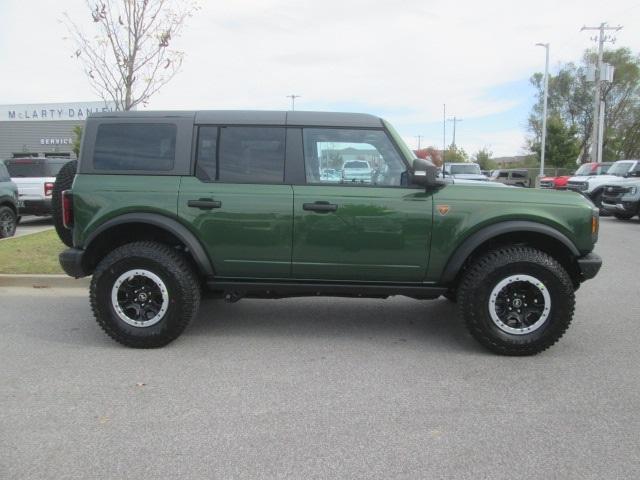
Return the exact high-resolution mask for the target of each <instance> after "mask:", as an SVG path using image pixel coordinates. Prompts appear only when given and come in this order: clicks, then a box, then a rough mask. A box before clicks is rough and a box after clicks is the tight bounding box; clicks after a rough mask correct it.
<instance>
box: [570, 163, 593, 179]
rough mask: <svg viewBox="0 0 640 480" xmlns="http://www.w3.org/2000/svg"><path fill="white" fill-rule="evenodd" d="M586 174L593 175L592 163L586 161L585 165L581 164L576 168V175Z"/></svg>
mask: <svg viewBox="0 0 640 480" xmlns="http://www.w3.org/2000/svg"><path fill="white" fill-rule="evenodd" d="M585 175H591V164H590V163H585V164H584V165H580V168H579V169H577V170H576V173H574V176H576V177H584V176H585Z"/></svg>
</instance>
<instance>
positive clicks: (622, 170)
mask: <svg viewBox="0 0 640 480" xmlns="http://www.w3.org/2000/svg"><path fill="white" fill-rule="evenodd" d="M631 167H633V162H623V161H620V162H616V163H614V164H613V165H611V168H610V169H609V171H608V172H607V174H608V175H617V176H618V177H624V176H625V175H626V174H627V173H629V170H631Z"/></svg>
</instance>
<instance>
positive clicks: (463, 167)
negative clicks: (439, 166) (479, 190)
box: [444, 162, 489, 182]
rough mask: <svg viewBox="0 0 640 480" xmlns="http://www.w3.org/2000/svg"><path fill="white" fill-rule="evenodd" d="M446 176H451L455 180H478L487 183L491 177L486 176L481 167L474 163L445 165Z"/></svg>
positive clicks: (448, 163)
mask: <svg viewBox="0 0 640 480" xmlns="http://www.w3.org/2000/svg"><path fill="white" fill-rule="evenodd" d="M444 173H445V176H448V175H451V176H452V177H453V178H457V179H464V180H476V181H478V180H479V181H483V182H486V181H488V180H489V177H487V176H486V175H484V174H483V173H482V171H481V170H480V165H478V164H477V163H472V162H463V163H450V162H446V163H445V164H444Z"/></svg>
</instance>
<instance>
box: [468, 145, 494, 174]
mask: <svg viewBox="0 0 640 480" xmlns="http://www.w3.org/2000/svg"><path fill="white" fill-rule="evenodd" d="M492 156H493V152H492V151H491V150H489V149H488V148H487V147H483V148H481V149H480V150H478V151H477V152H476V153H475V154H474V155H473V157H472V158H473V160H474V161H475V162H476V163H477V164H478V165H480V168H481V169H482V170H493V169H494V168H496V162H494V161H493V160H491V157H492Z"/></svg>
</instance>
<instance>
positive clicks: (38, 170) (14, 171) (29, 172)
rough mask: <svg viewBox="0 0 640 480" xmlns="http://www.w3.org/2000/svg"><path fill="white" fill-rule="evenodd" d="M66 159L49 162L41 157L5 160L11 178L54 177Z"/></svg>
mask: <svg viewBox="0 0 640 480" xmlns="http://www.w3.org/2000/svg"><path fill="white" fill-rule="evenodd" d="M65 163H66V161H59V162H50V161H42V160H41V159H35V160H32V159H22V158H20V159H15V160H14V159H11V160H7V161H6V162H5V165H6V167H7V170H9V174H10V175H11V176H12V177H13V178H29V177H37V178H42V177H55V176H56V175H58V172H59V171H60V169H61V168H62V166H63V165H64V164H65Z"/></svg>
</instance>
